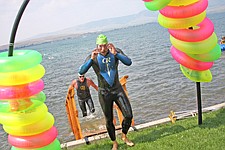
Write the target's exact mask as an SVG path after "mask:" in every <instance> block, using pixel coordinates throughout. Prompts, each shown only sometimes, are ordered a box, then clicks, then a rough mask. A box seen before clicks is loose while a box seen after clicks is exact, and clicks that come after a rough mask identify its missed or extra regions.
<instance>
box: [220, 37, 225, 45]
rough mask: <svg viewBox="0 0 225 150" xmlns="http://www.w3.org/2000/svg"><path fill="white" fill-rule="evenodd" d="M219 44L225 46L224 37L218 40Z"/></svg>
mask: <svg viewBox="0 0 225 150" xmlns="http://www.w3.org/2000/svg"><path fill="white" fill-rule="evenodd" d="M220 44H225V36H222V38H221V40H220Z"/></svg>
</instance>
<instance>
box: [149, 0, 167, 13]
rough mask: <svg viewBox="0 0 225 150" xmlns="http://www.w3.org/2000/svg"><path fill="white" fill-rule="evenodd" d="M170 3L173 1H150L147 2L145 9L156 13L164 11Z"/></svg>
mask: <svg viewBox="0 0 225 150" xmlns="http://www.w3.org/2000/svg"><path fill="white" fill-rule="evenodd" d="M170 2H171V0H150V1H149V0H148V2H146V1H145V7H146V8H147V9H148V10H152V11H156V10H160V9H162V8H163V7H165V6H166V5H167V4H169V3H170Z"/></svg>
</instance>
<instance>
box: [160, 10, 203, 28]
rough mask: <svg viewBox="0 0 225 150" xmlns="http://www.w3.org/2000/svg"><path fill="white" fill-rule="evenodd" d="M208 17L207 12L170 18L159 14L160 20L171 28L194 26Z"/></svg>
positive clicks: (164, 25)
mask: <svg viewBox="0 0 225 150" xmlns="http://www.w3.org/2000/svg"><path fill="white" fill-rule="evenodd" d="M205 17H206V12H205V11H203V12H202V13H200V14H198V15H196V16H193V17H188V18H178V19H177V18H169V17H165V16H163V15H162V14H159V15H158V22H159V24H160V25H161V26H163V27H164V28H169V29H184V28H188V27H193V26H195V25H197V24H199V23H200V22H202V21H203V20H204V18H205Z"/></svg>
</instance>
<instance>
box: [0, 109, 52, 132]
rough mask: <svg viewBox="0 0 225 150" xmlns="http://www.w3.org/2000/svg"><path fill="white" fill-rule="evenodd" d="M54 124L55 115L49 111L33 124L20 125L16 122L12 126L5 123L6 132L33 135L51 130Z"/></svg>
mask: <svg viewBox="0 0 225 150" xmlns="http://www.w3.org/2000/svg"><path fill="white" fill-rule="evenodd" d="M53 124H54V117H53V116H52V114H50V113H49V112H48V113H47V114H45V118H43V119H42V120H39V121H36V122H33V123H31V124H27V125H22V126H19V125H17V124H14V125H12V126H8V125H3V129H4V130H5V132H6V133H8V134H10V135H14V136H31V135H36V134H40V133H42V132H45V131H47V130H49V129H50V128H51V127H52V126H53Z"/></svg>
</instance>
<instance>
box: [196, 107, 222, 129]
mask: <svg viewBox="0 0 225 150" xmlns="http://www.w3.org/2000/svg"><path fill="white" fill-rule="evenodd" d="M224 124H225V109H221V110H218V113H216V115H214V116H213V117H206V118H205V119H204V120H203V122H202V125H200V126H199V127H200V128H217V127H219V126H221V125H224Z"/></svg>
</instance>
